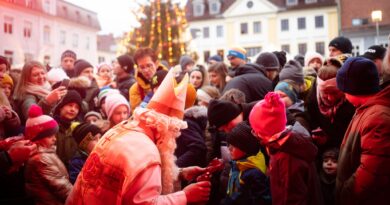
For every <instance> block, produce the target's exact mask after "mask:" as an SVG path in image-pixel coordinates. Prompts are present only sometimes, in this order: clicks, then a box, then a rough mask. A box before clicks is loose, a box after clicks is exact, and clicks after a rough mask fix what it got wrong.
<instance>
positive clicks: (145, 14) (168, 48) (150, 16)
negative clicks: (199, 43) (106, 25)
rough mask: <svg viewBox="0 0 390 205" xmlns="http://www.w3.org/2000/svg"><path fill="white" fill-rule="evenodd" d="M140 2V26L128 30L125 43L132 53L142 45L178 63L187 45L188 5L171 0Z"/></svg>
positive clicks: (138, 12) (138, 18) (162, 57)
mask: <svg viewBox="0 0 390 205" xmlns="http://www.w3.org/2000/svg"><path fill="white" fill-rule="evenodd" d="M139 6H140V7H139V10H138V11H137V12H136V13H135V15H136V17H137V20H138V21H139V23H140V26H139V27H137V28H135V29H133V30H132V31H130V32H128V33H127V34H126V35H125V36H124V38H123V39H122V40H121V45H122V46H123V47H125V48H126V50H127V52H128V53H130V54H133V53H134V52H135V50H136V49H137V48H139V47H150V48H152V49H154V50H156V51H157V52H158V58H159V59H160V60H166V61H168V63H169V64H170V65H176V64H178V61H179V59H180V56H181V55H183V54H185V53H186V45H187V42H186V41H185V38H184V34H185V33H184V32H185V29H186V27H187V20H186V17H185V12H184V9H183V8H181V7H180V5H179V4H178V3H174V2H172V1H171V0H151V1H147V2H145V1H143V3H139Z"/></svg>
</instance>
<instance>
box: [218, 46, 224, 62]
mask: <svg viewBox="0 0 390 205" xmlns="http://www.w3.org/2000/svg"><path fill="white" fill-rule="evenodd" d="M217 54H218V55H219V56H220V57H221V59H222V61H223V60H224V57H225V51H223V49H220V50H217Z"/></svg>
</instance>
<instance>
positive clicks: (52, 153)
mask: <svg viewBox="0 0 390 205" xmlns="http://www.w3.org/2000/svg"><path fill="white" fill-rule="evenodd" d="M57 132H58V124H57V122H56V121H55V120H54V119H53V118H51V117H50V116H47V115H43V114H42V109H41V108H40V107H39V106H38V105H35V104H33V105H32V106H31V107H30V110H29V114H28V119H27V121H26V129H25V138H26V139H28V140H31V142H33V143H35V144H36V145H37V148H38V151H37V153H35V154H34V155H32V156H31V157H30V159H29V160H28V161H27V164H26V169H25V178H26V192H27V193H29V194H31V196H32V197H33V198H34V199H35V203H36V204H37V205H39V204H64V203H65V200H66V198H67V197H68V195H69V193H70V191H71V190H72V187H73V186H72V184H71V183H70V182H69V176H68V172H67V170H66V168H65V166H64V164H63V163H62V162H61V160H60V159H59V158H58V156H57V155H56V147H55V144H56V136H55V134H56V133H57Z"/></svg>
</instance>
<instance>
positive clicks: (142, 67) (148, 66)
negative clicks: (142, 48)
mask: <svg viewBox="0 0 390 205" xmlns="http://www.w3.org/2000/svg"><path fill="white" fill-rule="evenodd" d="M153 66H154V64H152V63H148V64H146V65H138V68H139V69H141V70H145V69H150V68H153Z"/></svg>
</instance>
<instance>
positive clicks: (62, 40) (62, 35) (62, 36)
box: [60, 31, 66, 45]
mask: <svg viewBox="0 0 390 205" xmlns="http://www.w3.org/2000/svg"><path fill="white" fill-rule="evenodd" d="M60 44H62V45H65V44H66V31H60Z"/></svg>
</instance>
